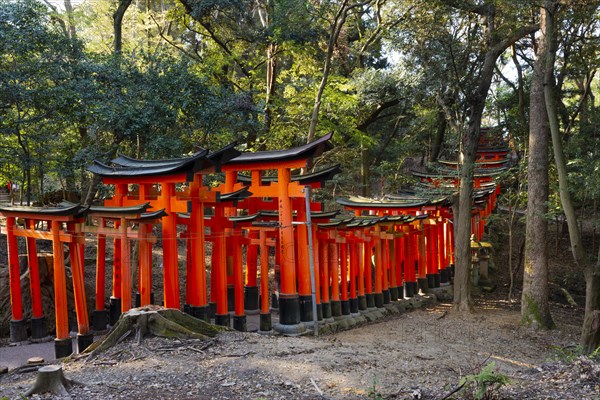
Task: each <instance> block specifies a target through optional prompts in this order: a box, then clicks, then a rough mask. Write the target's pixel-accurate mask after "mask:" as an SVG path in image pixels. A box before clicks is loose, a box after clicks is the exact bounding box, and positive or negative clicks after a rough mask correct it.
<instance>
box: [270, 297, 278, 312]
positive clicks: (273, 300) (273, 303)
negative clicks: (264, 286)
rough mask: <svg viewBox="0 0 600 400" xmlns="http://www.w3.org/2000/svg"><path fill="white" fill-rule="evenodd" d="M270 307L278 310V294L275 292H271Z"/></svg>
mask: <svg viewBox="0 0 600 400" xmlns="http://www.w3.org/2000/svg"><path fill="white" fill-rule="evenodd" d="M271 309H273V310H279V296H278V295H277V293H271Z"/></svg>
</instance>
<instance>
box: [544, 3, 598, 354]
mask: <svg viewBox="0 0 600 400" xmlns="http://www.w3.org/2000/svg"><path fill="white" fill-rule="evenodd" d="M556 11H557V3H554V2H553V1H550V0H546V2H545V4H544V7H543V8H542V15H544V16H545V19H546V24H547V30H546V32H547V33H546V35H547V38H548V39H547V40H548V43H549V46H548V49H547V53H546V54H547V56H546V60H545V74H544V95H545V97H544V98H545V100H546V109H547V112H548V119H549V121H550V131H551V132H552V147H553V148H554V159H555V161H556V171H557V173H558V185H559V193H560V201H561V204H562V207H563V211H564V213H565V217H566V220H567V225H568V227H569V240H570V242H571V251H572V253H573V258H574V259H575V264H576V265H577V266H579V267H580V268H583V269H584V273H585V280H586V293H585V294H586V299H585V315H584V322H583V327H582V332H581V340H580V341H581V344H582V346H583V350H584V352H586V353H591V352H592V351H594V350H596V348H598V346H600V263H599V264H596V265H595V266H594V265H593V264H592V261H591V257H590V255H589V253H588V252H586V251H585V249H584V247H583V242H582V240H581V232H580V231H579V228H578V227H577V215H576V213H575V208H574V206H573V202H572V201H571V195H570V194H569V183H568V174H567V162H566V159H565V155H564V151H563V146H562V138H561V136H560V127H559V123H558V112H557V108H556V103H555V90H554V89H555V82H554V61H555V58H556V49H557V44H556V40H557V39H556V30H555V13H556Z"/></svg>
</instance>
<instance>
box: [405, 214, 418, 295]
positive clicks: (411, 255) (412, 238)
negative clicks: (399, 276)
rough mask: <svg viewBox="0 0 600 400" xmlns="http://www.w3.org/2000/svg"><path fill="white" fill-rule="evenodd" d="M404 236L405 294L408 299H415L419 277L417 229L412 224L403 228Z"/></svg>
mask: <svg viewBox="0 0 600 400" xmlns="http://www.w3.org/2000/svg"><path fill="white" fill-rule="evenodd" d="M403 231H404V234H405V235H406V237H405V239H404V257H405V258H404V294H405V296H406V297H413V296H414V295H415V294H416V292H417V276H416V271H415V266H416V264H417V259H416V257H415V255H416V252H417V241H416V234H415V228H414V227H413V226H412V224H410V225H407V226H405V227H404V228H403Z"/></svg>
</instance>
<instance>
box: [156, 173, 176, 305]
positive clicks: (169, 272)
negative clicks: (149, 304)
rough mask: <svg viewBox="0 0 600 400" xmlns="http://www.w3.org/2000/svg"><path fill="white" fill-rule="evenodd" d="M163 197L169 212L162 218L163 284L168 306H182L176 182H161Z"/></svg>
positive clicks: (166, 209)
mask: <svg viewBox="0 0 600 400" xmlns="http://www.w3.org/2000/svg"><path fill="white" fill-rule="evenodd" d="M161 188H162V190H161V197H162V201H163V204H164V205H165V211H166V213H167V214H168V215H167V216H166V217H164V218H163V219H162V242H163V267H164V270H163V271H164V275H163V286H164V301H165V307H167V308H176V309H179V308H180V300H179V262H178V254H177V215H176V214H175V213H174V212H173V211H172V207H171V200H172V199H174V198H175V184H174V183H170V182H163V183H161Z"/></svg>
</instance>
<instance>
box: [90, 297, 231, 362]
mask: <svg viewBox="0 0 600 400" xmlns="http://www.w3.org/2000/svg"><path fill="white" fill-rule="evenodd" d="M224 330H229V328H227V327H223V326H217V325H212V324H209V323H207V322H205V321H203V320H200V319H197V318H194V317H192V316H190V315H188V314H185V313H183V312H181V311H179V310H176V309H173V308H163V307H160V306H154V305H149V306H145V307H140V308H134V309H131V310H129V311H128V312H126V313H125V314H122V315H121V318H119V320H118V321H117V323H116V325H115V326H114V327H113V328H112V329H111V330H110V332H108V334H107V335H106V336H105V337H104V338H102V339H100V340H97V341H96V342H94V343H93V344H92V345H91V346H89V347H88V348H87V349H86V350H85V352H84V353H91V354H90V358H94V357H96V356H97V355H98V354H100V353H102V352H104V351H106V350H107V349H109V348H111V347H112V346H114V345H116V344H118V343H120V342H121V341H123V340H124V339H125V338H127V337H129V336H130V335H131V334H132V333H135V338H136V341H137V344H140V343H141V341H142V340H143V338H144V336H145V335H147V334H151V335H154V336H160V337H165V338H180V339H206V340H208V339H209V338H212V337H214V336H216V335H217V333H219V332H221V331H224Z"/></svg>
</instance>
